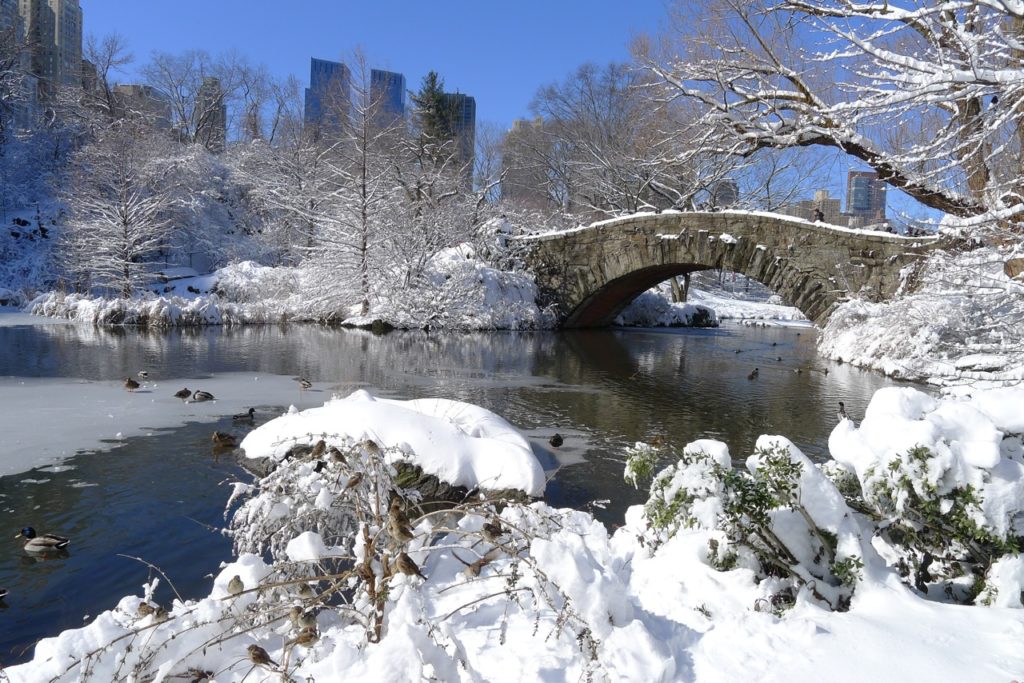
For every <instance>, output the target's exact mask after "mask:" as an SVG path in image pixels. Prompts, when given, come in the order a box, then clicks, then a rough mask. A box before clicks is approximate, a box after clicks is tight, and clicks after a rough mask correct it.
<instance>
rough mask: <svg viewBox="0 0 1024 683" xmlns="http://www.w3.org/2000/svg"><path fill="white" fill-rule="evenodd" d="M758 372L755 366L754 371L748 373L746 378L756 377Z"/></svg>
mask: <svg viewBox="0 0 1024 683" xmlns="http://www.w3.org/2000/svg"><path fill="white" fill-rule="evenodd" d="M760 374H761V371H760V370H759V369H757V368H754V371H753V372H751V373H750V374H749V375H747V379H757V376H758V375H760Z"/></svg>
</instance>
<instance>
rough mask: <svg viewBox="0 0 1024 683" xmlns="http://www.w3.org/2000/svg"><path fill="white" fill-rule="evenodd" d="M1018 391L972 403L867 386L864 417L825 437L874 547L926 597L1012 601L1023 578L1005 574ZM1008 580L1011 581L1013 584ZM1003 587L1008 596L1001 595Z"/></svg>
mask: <svg viewBox="0 0 1024 683" xmlns="http://www.w3.org/2000/svg"><path fill="white" fill-rule="evenodd" d="M1022 401H1024V389H1004V390H997V391H993V392H988V393H986V394H983V395H982V396H981V397H979V398H978V399H975V400H972V401H955V400H937V399H934V398H932V397H930V396H928V395H926V394H924V393H922V392H919V391H917V390H915V389H909V388H896V387H891V388H886V389H881V390H879V391H878V392H876V393H875V396H874V397H873V398H872V400H871V403H870V404H869V406H868V408H867V410H866V412H865V415H864V421H863V422H862V423H861V425H860V427H856V426H855V425H854V423H853V421H852V420H848V419H847V420H843V421H841V422H840V424H839V425H837V426H836V428H835V430H834V431H833V432H832V435H831V437H830V439H829V450H830V451H831V453H832V457H833V458H835V460H836V462H837V463H838V465H839V466H840V467H842V469H843V470H845V473H844V474H842V475H840V476H841V477H843V479H844V480H846V481H847V482H848V481H849V478H850V477H851V476H854V477H855V478H856V479H855V484H854V485H850V484H849V483H848V484H846V485H845V486H843V487H842V488H843V490H844V494H845V495H846V496H847V498H848V499H849V501H850V504H851V506H853V507H855V508H856V509H858V510H861V511H863V512H864V513H865V514H867V515H868V517H869V518H871V519H872V520H873V522H874V527H875V535H876V537H875V541H874V543H875V546H876V548H877V549H878V551H879V553H880V554H881V555H882V556H883V557H884V558H885V560H886V561H887V562H888V563H889V564H890V565H891V566H893V567H895V568H896V569H897V570H898V571H899V573H900V575H901V576H902V577H903V579H904V580H905V581H906V582H907V583H908V584H909V585H912V586H914V587H916V588H917V589H918V590H920V591H922V592H923V593H927V594H928V595H929V596H932V597H936V596H938V597H942V596H945V597H947V598H949V599H954V600H957V601H959V602H973V601H979V600H980V601H981V602H983V603H987V604H993V603H994V601H995V595H996V594H997V593H1001V594H1002V599H1001V600H1002V601H1001V602H1000V604H1004V605H1007V604H1015V606H1018V607H1019V606H1021V600H1020V599H1019V597H1018V596H1019V595H1020V593H1021V591H1022V590H1024V576H1022V575H1019V574H1017V573H1016V572H1014V571H1008V570H1007V567H1008V566H1009V565H1007V562H1008V561H1010V560H1011V559H1013V558H1016V556H1017V555H1018V553H1019V552H1020V550H1021V548H1022V545H1024V458H1022V455H1021V431H1024V430H1022V427H1024V412H1022V411H1021V409H1020V406H1021V405H1024V402H1022ZM1012 581H1016V583H1015V584H1014V583H1012ZM1007 593H1009V594H1010V595H1009V596H1008V595H1007Z"/></svg>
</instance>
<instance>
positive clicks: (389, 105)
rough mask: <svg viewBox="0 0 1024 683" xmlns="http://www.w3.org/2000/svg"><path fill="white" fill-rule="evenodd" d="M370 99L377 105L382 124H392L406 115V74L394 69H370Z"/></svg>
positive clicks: (377, 115)
mask: <svg viewBox="0 0 1024 683" xmlns="http://www.w3.org/2000/svg"><path fill="white" fill-rule="evenodd" d="M370 100H371V101H372V102H373V103H374V104H375V105H376V106H377V112H376V117H377V120H378V122H379V123H381V124H390V123H393V122H394V121H396V120H399V119H401V118H402V117H404V116H405V76H403V75H402V74H400V73H396V72H394V71H383V70H381V69H370Z"/></svg>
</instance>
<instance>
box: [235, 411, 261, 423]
mask: <svg viewBox="0 0 1024 683" xmlns="http://www.w3.org/2000/svg"><path fill="white" fill-rule="evenodd" d="M231 419H232V420H234V421H235V422H254V421H255V420H256V409H255V408H249V410H247V411H245V412H244V413H238V414H237V415H232V416H231Z"/></svg>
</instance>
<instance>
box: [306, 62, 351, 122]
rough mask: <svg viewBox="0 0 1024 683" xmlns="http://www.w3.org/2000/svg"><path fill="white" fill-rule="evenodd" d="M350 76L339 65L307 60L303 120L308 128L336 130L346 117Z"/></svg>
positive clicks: (342, 65)
mask: <svg viewBox="0 0 1024 683" xmlns="http://www.w3.org/2000/svg"><path fill="white" fill-rule="evenodd" d="M351 88H352V74H351V72H350V71H349V70H348V67H347V66H345V65H344V64H342V63H341V62H332V61H330V60H329V59H317V58H315V57H313V58H311V59H310V60H309V87H308V88H306V107H305V112H304V117H303V118H304V120H305V122H306V125H307V126H328V127H338V126H340V125H341V122H342V121H344V120H345V119H346V118H347V117H348V115H349V109H350V107H351V102H352V100H351Z"/></svg>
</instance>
